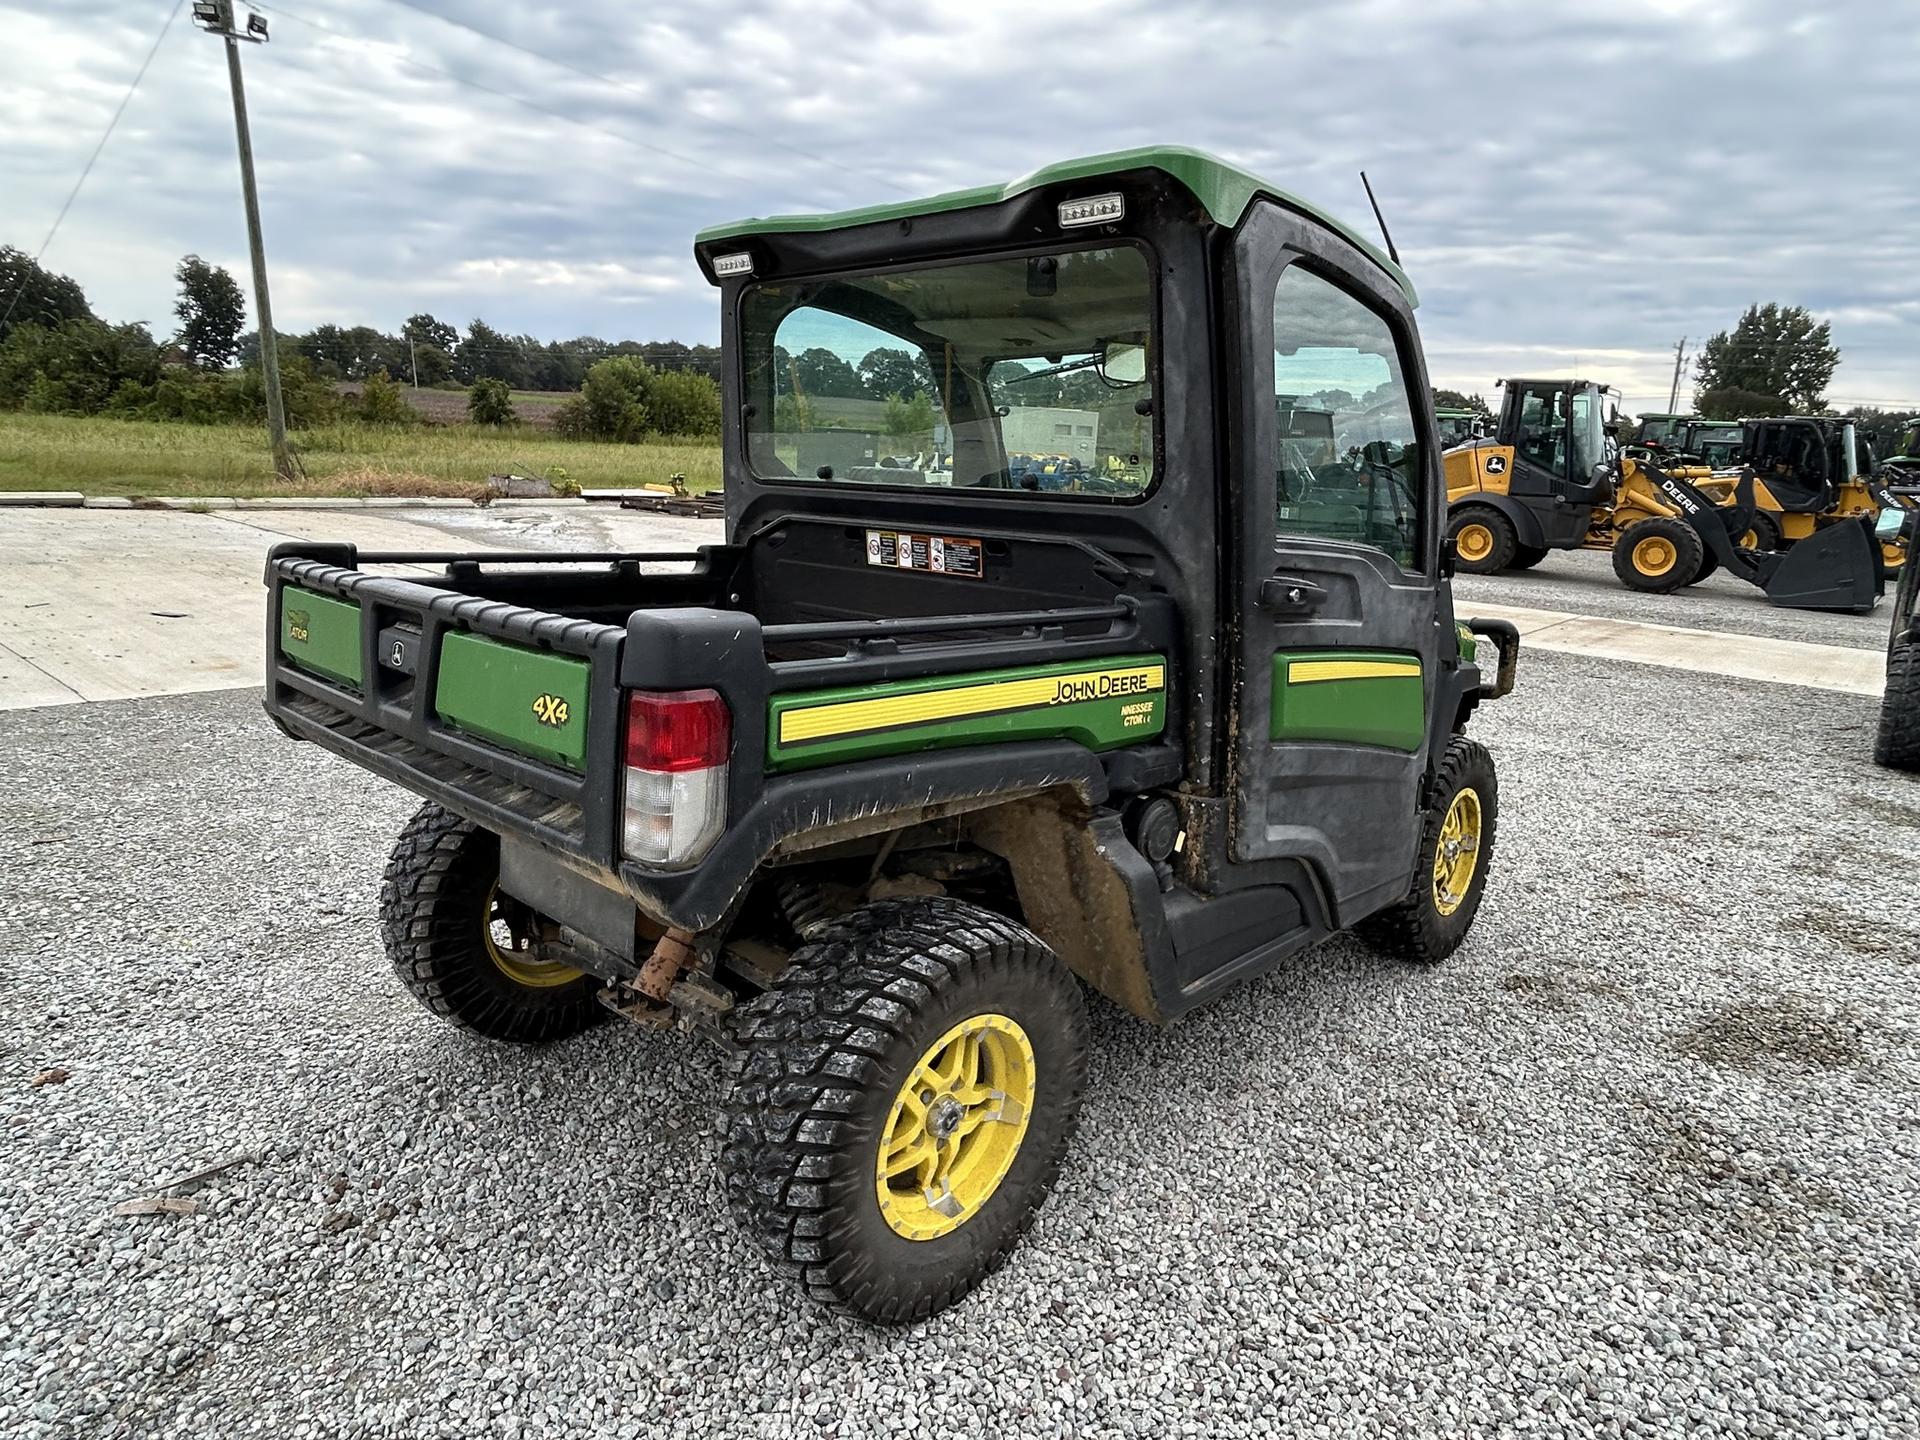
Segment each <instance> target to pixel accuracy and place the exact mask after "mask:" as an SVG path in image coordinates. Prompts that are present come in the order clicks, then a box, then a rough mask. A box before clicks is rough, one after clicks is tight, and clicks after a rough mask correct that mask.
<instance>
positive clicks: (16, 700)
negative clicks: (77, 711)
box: [0, 645, 86, 710]
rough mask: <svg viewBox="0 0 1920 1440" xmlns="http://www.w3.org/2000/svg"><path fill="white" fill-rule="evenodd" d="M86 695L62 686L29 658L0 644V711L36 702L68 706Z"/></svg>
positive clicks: (37, 704)
mask: <svg viewBox="0 0 1920 1440" xmlns="http://www.w3.org/2000/svg"><path fill="white" fill-rule="evenodd" d="M85 698H86V697H85V696H83V695H81V694H80V692H79V691H77V690H75V689H73V688H72V687H70V686H67V685H63V684H62V683H61V682H60V681H58V680H56V679H54V678H53V677H52V676H51V675H49V674H47V672H46V671H44V670H42V669H41V668H40V667H39V666H37V665H35V664H33V663H32V662H31V661H28V660H24V659H22V658H21V657H20V656H19V655H17V654H15V653H14V652H13V651H12V650H9V649H8V648H7V647H6V646H4V645H0V710H26V709H31V708H34V707H36V706H40V705H71V704H72V703H73V702H74V701H76V700H83V699H85Z"/></svg>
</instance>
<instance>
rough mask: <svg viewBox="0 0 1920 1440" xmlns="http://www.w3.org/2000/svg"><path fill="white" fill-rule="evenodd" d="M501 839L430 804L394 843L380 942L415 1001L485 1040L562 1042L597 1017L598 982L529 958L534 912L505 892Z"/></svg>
mask: <svg viewBox="0 0 1920 1440" xmlns="http://www.w3.org/2000/svg"><path fill="white" fill-rule="evenodd" d="M499 879H500V837H499V836H497V835H495V834H494V833H493V832H492V831H490V830H482V829H481V828H480V827H479V826H477V825H474V824H473V823H471V822H470V821H467V820H463V819H461V818H460V817H459V816H458V815H454V814H452V813H450V812H449V811H446V810H443V809H441V808H440V806H438V805H435V804H433V803H432V802H431V801H429V802H428V803H427V804H425V805H422V806H421V807H420V809H419V810H418V811H417V812H416V813H415V814H414V817H413V819H411V820H409V821H408V822H407V828H406V829H404V830H402V831H401V832H400V838H399V839H398V840H397V841H395V842H394V846H393V853H392V855H391V856H390V857H389V858H388V860H387V871H386V875H385V876H384V878H382V880H381V882H380V938H381V940H382V941H383V942H384V943H385V945H386V948H387V958H388V959H390V960H391V961H392V962H393V968H394V970H395V972H396V973H397V974H398V975H399V976H400V979H401V982H402V983H403V984H405V985H406V987H407V989H408V990H410V991H412V992H413V998H414V999H416V1000H418V1001H419V1002H420V1003H421V1004H422V1005H424V1006H426V1007H427V1009H429V1010H431V1011H432V1012H433V1013H434V1014H436V1015H438V1016H439V1017H440V1018H441V1019H442V1020H448V1021H451V1022H452V1023H453V1024H455V1025H458V1026H460V1027H461V1028H462V1029H465V1030H471V1031H473V1032H474V1033H475V1034H478V1035H485V1036H486V1037H487V1038H488V1039H490V1040H510V1041H517V1042H520V1043H523V1044H526V1043H535V1042H540V1041H546V1040H560V1039H564V1038H565V1037H566V1036H568V1035H573V1034H576V1033H578V1032H579V1031H581V1030H584V1029H586V1028H587V1027H588V1026H589V1025H593V1024H596V1023H598V1022H599V1021H600V1020H602V1019H604V1018H605V1017H606V1014H607V1012H606V1010H605V1009H604V1008H603V1007H602V1006H601V1005H600V1003H599V1001H598V999H597V998H596V996H597V995H598V992H599V990H600V981H599V980H597V979H595V978H594V977H593V976H591V975H586V974H583V973H582V972H580V971H578V970H574V969H570V968H569V967H567V966H564V965H557V964H552V963H548V962H543V961H540V960H536V959H534V958H533V955H532V954H531V949H530V945H528V944H527V943H526V941H525V937H528V936H530V934H531V930H532V925H533V923H534V921H535V920H536V919H537V917H536V916H535V915H534V914H533V912H532V911H531V910H528V909H527V908H526V907H525V906H523V905H520V903H519V902H518V901H515V900H512V899H510V898H509V897H507V896H504V895H501V894H500V893H499V891H498V889H497V883H498V881H499Z"/></svg>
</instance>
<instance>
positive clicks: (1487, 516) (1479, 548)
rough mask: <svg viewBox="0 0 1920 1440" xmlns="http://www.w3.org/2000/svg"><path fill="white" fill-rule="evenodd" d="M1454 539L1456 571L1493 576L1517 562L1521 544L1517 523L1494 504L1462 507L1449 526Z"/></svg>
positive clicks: (1454, 514)
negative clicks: (1517, 552)
mask: <svg viewBox="0 0 1920 1440" xmlns="http://www.w3.org/2000/svg"><path fill="white" fill-rule="evenodd" d="M1447 534H1448V536H1449V537H1450V538H1451V539H1452V540H1453V549H1454V557H1455V559H1454V568H1455V569H1456V570H1459V571H1461V572H1462V573H1464V574H1467V575H1491V574H1493V573H1494V572H1495V571H1496V570H1504V569H1506V568H1507V567H1508V566H1509V565H1511V564H1512V563H1513V556H1514V552H1515V551H1516V550H1517V549H1518V548H1519V545H1520V541H1519V537H1517V536H1516V535H1515V534H1514V532H1513V522H1512V521H1511V520H1509V519H1507V517H1506V516H1504V515H1502V514H1501V513H1500V512H1499V511H1498V510H1496V509H1494V508H1493V507H1492V506H1491V505H1462V506H1461V507H1460V508H1459V509H1457V510H1455V511H1454V512H1453V516H1452V518H1451V519H1450V520H1449V521H1448V523H1447Z"/></svg>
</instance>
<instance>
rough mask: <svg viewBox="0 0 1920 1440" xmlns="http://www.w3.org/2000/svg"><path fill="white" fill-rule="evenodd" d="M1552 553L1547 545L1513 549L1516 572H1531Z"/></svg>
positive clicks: (1518, 546)
mask: <svg viewBox="0 0 1920 1440" xmlns="http://www.w3.org/2000/svg"><path fill="white" fill-rule="evenodd" d="M1550 553H1551V551H1550V550H1549V549H1548V547H1547V546H1545V545H1516V546H1514V548H1513V564H1512V566H1511V567H1510V568H1512V569H1514V570H1531V569H1532V568H1533V567H1534V566H1536V565H1538V564H1539V563H1540V562H1541V561H1542V560H1544V559H1546V558H1547V556H1548V555H1549V554H1550Z"/></svg>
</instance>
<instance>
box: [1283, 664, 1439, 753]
mask: <svg viewBox="0 0 1920 1440" xmlns="http://www.w3.org/2000/svg"><path fill="white" fill-rule="evenodd" d="M1426 719H1427V714H1426V695H1425V686H1424V684H1423V681H1422V678H1421V672H1420V657H1419V656H1417V655H1408V654H1405V653H1402V652H1395V651H1386V650H1293V651H1285V650H1283V651H1281V652H1280V653H1278V654H1276V655H1275V656H1274V657H1273V720H1272V738H1273V739H1274V740H1277V741H1286V740H1340V741H1345V742H1347V743H1348V744H1353V745H1380V746H1384V747H1385V748H1387V749H1389V750H1408V751H1412V750H1418V749H1419V748H1420V744H1421V741H1422V740H1424V739H1425V738H1426V731H1427V725H1426Z"/></svg>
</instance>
